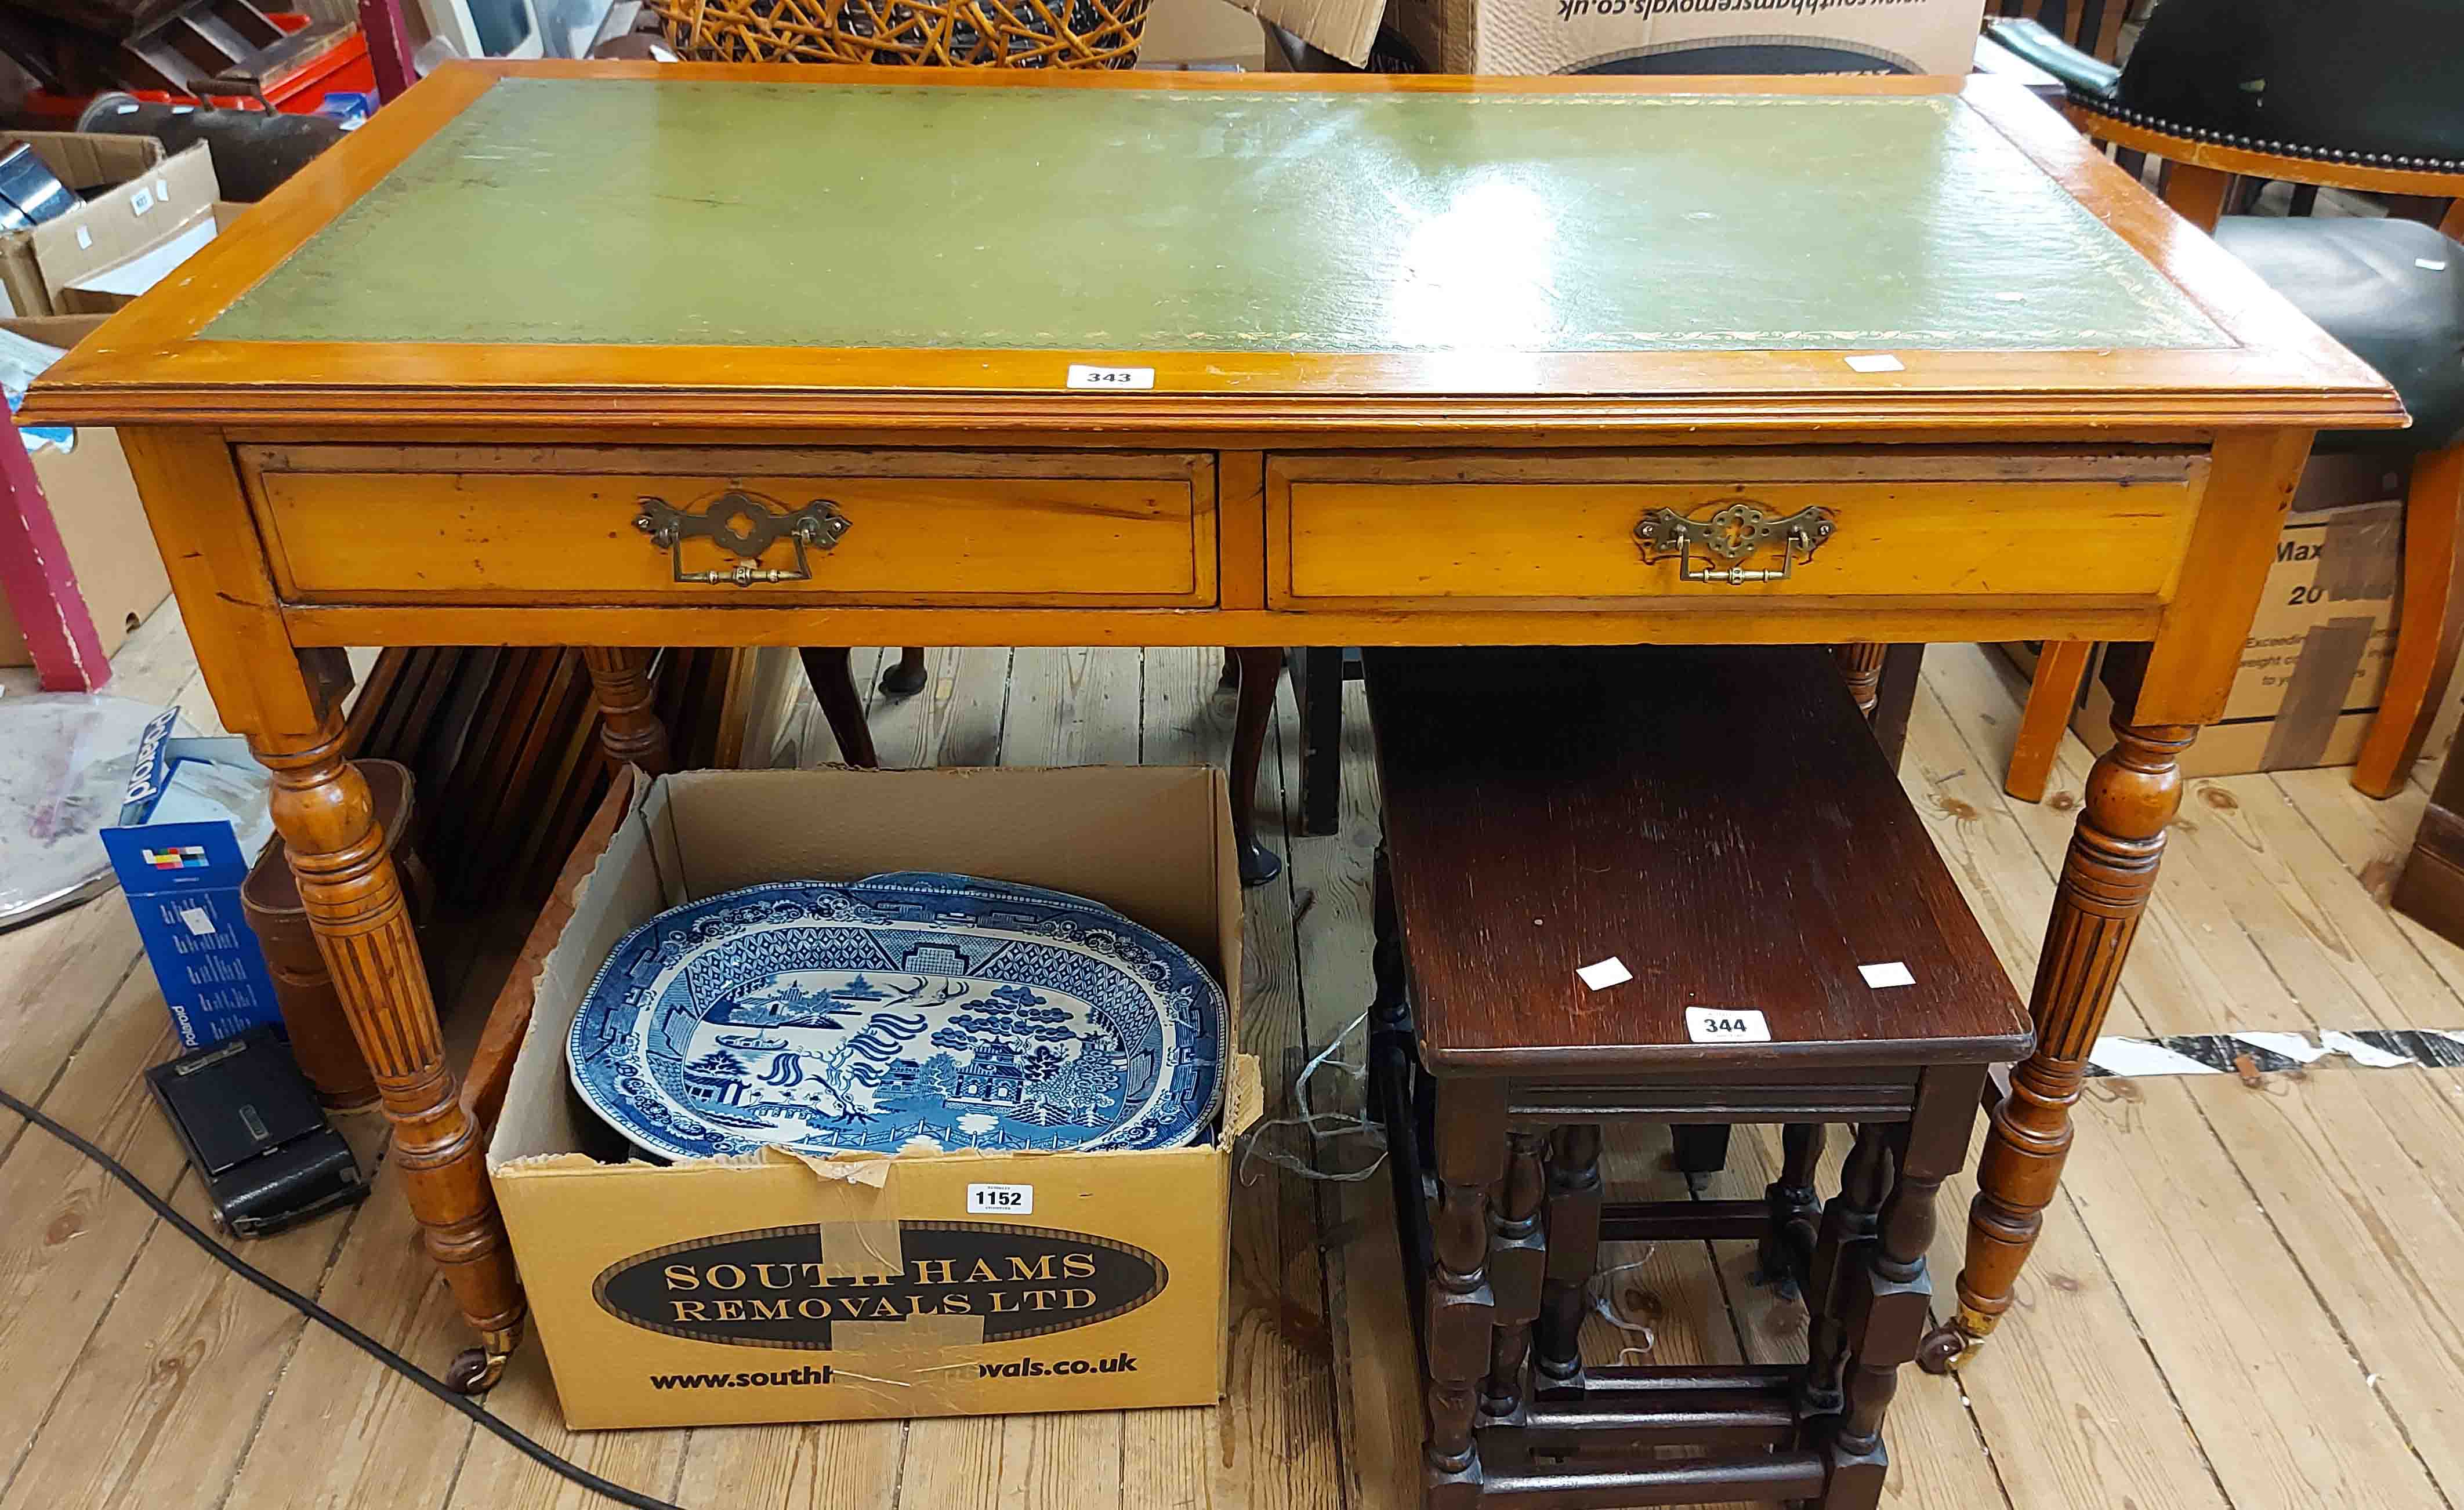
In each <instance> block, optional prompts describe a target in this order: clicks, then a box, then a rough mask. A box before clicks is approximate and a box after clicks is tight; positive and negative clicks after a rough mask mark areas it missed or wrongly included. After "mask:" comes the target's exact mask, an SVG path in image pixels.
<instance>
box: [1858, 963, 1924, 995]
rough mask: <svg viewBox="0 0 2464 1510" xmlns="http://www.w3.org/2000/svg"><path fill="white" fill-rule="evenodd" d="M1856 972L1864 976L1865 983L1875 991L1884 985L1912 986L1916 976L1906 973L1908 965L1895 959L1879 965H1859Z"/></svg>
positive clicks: (1915, 981)
mask: <svg viewBox="0 0 2464 1510" xmlns="http://www.w3.org/2000/svg"><path fill="white" fill-rule="evenodd" d="M1857 974H1860V975H1862V976H1864V977H1865V984H1867V985H1869V986H1871V987H1873V988H1874V989H1875V990H1876V991H1880V990H1881V989H1882V988H1883V987H1884V986H1913V985H1915V984H1916V983H1917V977H1916V976H1914V975H1912V974H1908V967H1907V966H1906V965H1904V964H1903V963H1902V962H1901V961H1899V960H1896V959H1894V960H1888V961H1885V962H1884V963H1882V964H1880V965H1859V966H1858V967H1857Z"/></svg>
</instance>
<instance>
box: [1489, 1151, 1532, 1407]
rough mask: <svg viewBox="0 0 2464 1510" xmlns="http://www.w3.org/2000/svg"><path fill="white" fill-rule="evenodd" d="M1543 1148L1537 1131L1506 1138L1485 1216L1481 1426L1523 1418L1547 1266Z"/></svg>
mask: <svg viewBox="0 0 2464 1510" xmlns="http://www.w3.org/2000/svg"><path fill="white" fill-rule="evenodd" d="M1548 1147H1549V1135H1548V1134H1547V1133H1546V1132H1543V1131H1541V1130H1539V1129H1538V1128H1526V1127H1518V1128H1516V1129H1515V1130H1513V1131H1512V1132H1509V1133H1507V1135H1506V1177H1505V1178H1504V1179H1503V1180H1501V1181H1499V1182H1498V1187H1497V1196H1496V1200H1495V1202H1494V1203H1493V1204H1492V1206H1491V1207H1490V1210H1489V1214H1488V1287H1489V1291H1490V1293H1491V1294H1493V1295H1494V1296H1495V1297H1496V1298H1497V1324H1496V1325H1495V1326H1494V1327H1492V1328H1491V1329H1490V1334H1489V1353H1488V1379H1487V1382H1486V1383H1485V1384H1483V1385H1482V1386H1481V1391H1480V1413H1481V1415H1482V1417H1483V1418H1484V1419H1485V1420H1491V1421H1511V1420H1515V1419H1517V1418H1519V1417H1520V1416H1521V1415H1522V1413H1523V1403H1524V1398H1525V1392H1524V1376H1525V1373H1526V1371H1527V1370H1528V1369H1529V1367H1530V1363H1531V1327H1532V1324H1533V1323H1534V1322H1536V1321H1538V1320H1539V1318H1540V1289H1541V1282H1542V1280H1543V1277H1544V1271H1545V1269H1546V1267H1547V1265H1548V1261H1549V1243H1548V1238H1547V1236H1546V1235H1545V1233H1544V1231H1543V1229H1542V1227H1541V1225H1540V1207H1541V1198H1542V1196H1543V1195H1544V1194H1545V1193H1547V1187H1548V1179H1549V1173H1548V1165H1547V1162H1546V1155H1547V1151H1548Z"/></svg>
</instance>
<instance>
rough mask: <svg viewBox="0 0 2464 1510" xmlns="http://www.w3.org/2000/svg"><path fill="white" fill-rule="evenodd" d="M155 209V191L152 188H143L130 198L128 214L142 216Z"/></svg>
mask: <svg viewBox="0 0 2464 1510" xmlns="http://www.w3.org/2000/svg"><path fill="white" fill-rule="evenodd" d="M152 208H154V191H153V190H152V189H150V188H141V189H139V190H138V191H137V192H136V193H134V194H131V195H129V196H128V212H129V213H130V214H132V215H142V214H143V213H145V212H146V211H147V210H149V209H152Z"/></svg>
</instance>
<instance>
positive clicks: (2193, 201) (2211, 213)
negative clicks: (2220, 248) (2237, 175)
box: [2165, 158, 2233, 231]
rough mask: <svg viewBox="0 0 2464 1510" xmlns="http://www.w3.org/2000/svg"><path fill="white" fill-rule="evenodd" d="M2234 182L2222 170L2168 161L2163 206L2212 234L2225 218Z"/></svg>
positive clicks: (2229, 175)
mask: <svg viewBox="0 0 2464 1510" xmlns="http://www.w3.org/2000/svg"><path fill="white" fill-rule="evenodd" d="M2232 192H2233V175H2232V174H2231V173H2227V172H2225V171H2224V170H2223V169H2221V168H2212V167H2198V166H2195V165H2193V164H2189V163H2182V162H2177V161H2174V160H2172V159H2169V158H2168V159H2167V160H2166V163H2165V203H2166V205H2167V206H2168V207H2169V208H2171V209H2172V211H2173V213H2175V214H2177V215H2179V216H2181V217H2182V218H2183V219H2184V220H2187V221H2189V223H2190V224H2191V225H2193V226H2196V227H2198V228H2199V229H2200V230H2206V231H2213V230H2215V229H2216V222H2217V221H2218V220H2219V219H2221V218H2222V217H2223V215H2224V212H2225V200H2226V198H2227V196H2229V195H2230V194H2231V193H2232Z"/></svg>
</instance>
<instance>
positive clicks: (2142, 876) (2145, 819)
mask: <svg viewBox="0 0 2464 1510" xmlns="http://www.w3.org/2000/svg"><path fill="white" fill-rule="evenodd" d="M2113 730H2114V733H2115V735H2116V740H2115V743H2114V747H2113V748H2112V749H2111V750H2109V751H2107V752H2105V754H2104V755H2103V756H2102V757H2101V758H2100V759H2099V760H2098V761H2097V762H2096V769H2095V770H2094V771H2092V772H2091V773H2089V775H2088V779H2087V798H2086V802H2085V804H2084V805H2083V806H2082V807H2081V809H2080V812H2079V826H2078V828H2077V829H2075V830H2074V831H2073V832H2072V835H2071V848H2070V856H2069V858H2068V859H2067V860H2065V861H2064V862H2063V864H2062V877H2061V884H2060V886H2059V888H2058V889H2057V893H2056V895H2055V899H2054V916H2053V921H2052V922H2051V923H2050V924H2049V925H2047V928H2046V930H2045V949H2044V952H2043V954H2042V955H2041V956H2040V957H2039V958H2038V959H2037V962H2036V985H2035V996H2034V997H2033V999H2032V1000H2031V1001H2030V1004H2029V1005H2030V1010H2031V1012H2032V1013H2033V1015H2034V1017H2035V1024H2036V1050H2035V1053H2034V1054H2032V1055H2030V1056H2029V1057H2028V1059H2027V1061H2026V1062H2024V1063H2022V1064H2020V1065H2019V1067H2018V1068H2017V1069H2015V1070H2013V1072H2012V1075H2011V1094H2009V1095H2008V1096H2005V1097H2004V1098H2002V1101H2001V1103H2000V1105H1996V1106H1995V1107H1994V1108H1993V1111H1992V1116H1991V1127H1990V1128H1989V1129H1988V1131H1987V1133H1986V1138H1985V1153H1984V1157H1983V1159H1982V1160H1981V1161H1980V1162H1979V1164H1978V1166H1977V1171H1976V1185H1977V1191H1976V1199H1975V1201H1974V1203H1973V1204H1972V1205H1971V1206H1970V1207H1969V1215H1968V1264H1967V1267H1966V1268H1964V1269H1962V1270H1961V1271H1960V1275H1959V1308H1958V1310H1957V1311H1956V1312H1955V1313H1954V1314H1953V1315H1952V1317H1951V1319H1950V1320H1949V1321H1948V1322H1947V1323H1945V1324H1943V1325H1941V1326H1939V1327H1937V1328H1935V1330H1934V1332H1933V1334H1932V1335H1931V1336H1929V1337H1927V1338H1926V1339H1925V1348H1924V1351H1923V1352H1922V1353H1920V1354H1919V1357H1918V1361H1919V1362H1920V1363H1921V1364H1923V1365H1924V1366H1925V1368H1926V1369H1927V1370H1929V1371H1931V1372H1935V1373H1940V1372H1942V1371H1943V1370H1944V1369H1946V1368H1949V1367H1950V1366H1951V1365H1952V1364H1953V1363H1955V1362H1957V1361H1958V1360H1959V1359H1960V1358H1962V1357H1964V1356H1966V1355H1967V1354H1969V1353H1970V1352H1972V1351H1973V1350H1974V1349H1975V1348H1976V1346H1978V1345H1979V1344H1980V1343H1982V1342H1983V1341H1984V1340H1985V1338H1986V1336H1987V1335H1988V1334H1989V1333H1991V1331H1992V1330H1993V1328H1994V1326H1995V1324H1997V1323H1999V1322H2000V1321H2001V1320H2002V1315H2003V1313H2004V1312H2006V1311H2008V1310H2009V1309H2010V1308H2011V1292H2012V1290H2013V1287H2014V1286H2015V1285H2016V1284H2017V1282H2018V1279H2019V1271H2020V1269H2021V1268H2022V1267H2024V1266H2025V1265H2026V1263H2027V1261H2028V1251H2029V1249H2031V1248H2033V1247H2034V1246H2035V1241H2036V1234H2037V1232H2038V1230H2039V1229H2041V1228H2042V1227H2043V1225H2044V1212H2045V1208H2046V1207H2047V1206H2049V1205H2051V1204H2052V1203H2053V1199H2054V1192H2055V1191H2056V1190H2057V1188H2058V1187H2059V1185H2060V1183H2061V1177H2062V1161H2063V1159H2065V1158H2066V1157H2068V1156H2069V1153H2070V1147H2071V1107H2072V1106H2073V1105H2076V1104H2077V1103H2078V1101H2079V1086H2080V1084H2081V1083H2082V1082H2083V1081H2084V1080H2085V1079H2086V1077H2087V1057H2088V1052H2089V1050H2091V1049H2092V1048H2094V1047H2095V1046H2096V1039H2097V1035H2098V1034H2099V1033H2101V1032H2102V1031H2103V1029H2104V1015H2105V1012H2106V1011H2107V1009H2109V1008H2110V1007H2111V1006H2112V1005H2113V990H2114V986H2115V985H2116V984H2117V983H2118V982H2119V981H2120V980H2121V978H2122V962H2123V958H2124V957H2126V956H2127V955H2128V954H2129V952H2130V941H2131V939H2132V937H2133V936H2134V935H2135V934H2136V933H2137V932H2138V931H2139V919H2140V915H2141V914H2142V913H2144V912H2145V910H2146V908H2147V895H2148V892H2149V890H2150V889H2151V888H2152V887H2153V886H2155V884H2156V866H2157V863H2158V862H2159V861H2160V860H2161V859H2162V858H2163V857H2164V853H2165V831H2166V829H2167V827H2168V826H2169V825H2170V824H2171V823H2172V821H2173V813H2174V810H2175V809H2176V808H2177V807H2179V806H2180V805H2181V799H2182V772H2181V765H2180V759H2181V755H2182V752H2183V751H2185V750H2187V749H2189V747H2190V741H2191V740H2192V739H2193V738H2195V737H2196V736H2197V733H2198V731H2197V730H2196V729H2195V728H2191V727H2189V726H2184V725H2169V724H2158V725H2134V724H2125V723H2123V722H2121V721H2120V720H2118V719H2117V720H2116V721H2115V723H2114V726H2113Z"/></svg>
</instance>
